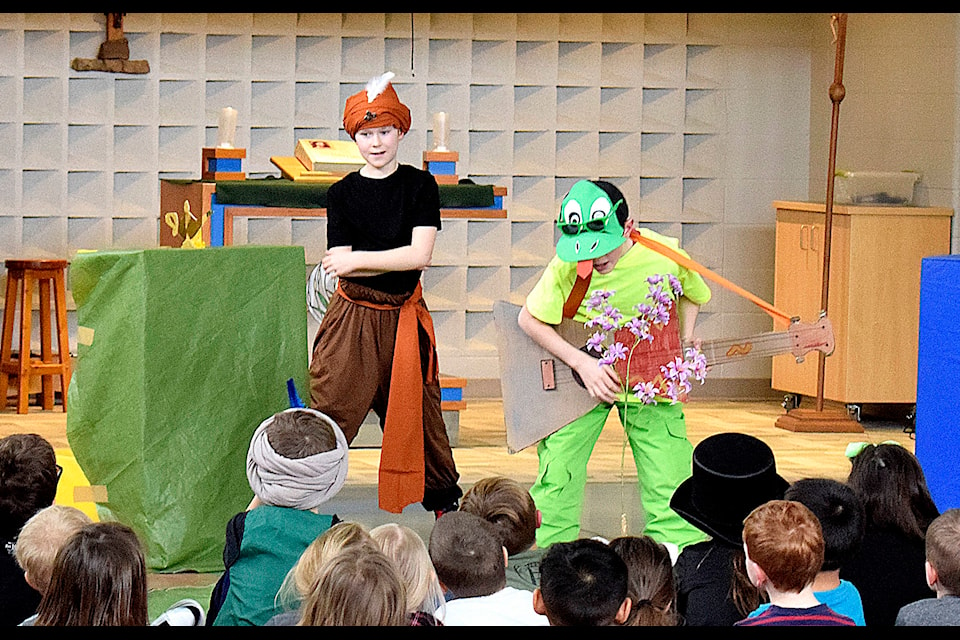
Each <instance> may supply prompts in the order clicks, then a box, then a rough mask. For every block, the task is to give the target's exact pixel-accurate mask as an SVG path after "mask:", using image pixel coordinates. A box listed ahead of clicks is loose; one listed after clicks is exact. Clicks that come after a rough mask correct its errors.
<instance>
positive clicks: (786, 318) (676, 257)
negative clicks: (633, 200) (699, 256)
mask: <svg viewBox="0 0 960 640" xmlns="http://www.w3.org/2000/svg"><path fill="white" fill-rule="evenodd" d="M630 239H631V240H633V241H634V242H636V243H637V244H640V245H643V246H644V247H647V248H648V249H652V250H653V251H656V252H657V253H659V254H661V255H664V256H666V257H667V258H670V259H671V260H673V261H674V262H676V263H677V264H678V265H680V266H681V267H686V268H687V269H690V270H691V271H696V272H697V273H699V274H700V275H702V276H703V277H704V278H708V279H710V280H713V281H714V282H716V283H717V284H719V285H720V286H722V287H724V288H726V289H729V290H730V291H733V292H734V293H736V294H737V295H740V296H743V297H744V298H746V299H747V300H749V301H750V302H752V303H754V304H755V305H757V306H758V307H760V308H761V309H763V310H764V311H766V312H767V314H769V315H770V316H771V317H772V318H773V320H774V322H777V321H780V322H782V323H783V324H784V325H785V326H786V325H789V324H790V322H791V320H792V317H791V316H790V315H788V314H786V313H784V312H783V311H781V310H780V309H777V308H776V307H774V306H773V305H772V304H770V303H769V302H766V301H764V300H761V299H760V298H758V297H757V296H755V295H753V294H752V293H750V292H749V291H747V290H746V289H743V288H741V287H739V286H737V285H735V284H734V283H732V282H730V281H729V280H727V279H726V278H724V277H723V276H720V275H718V274H716V273H714V272H713V271H710V270H709V269H707V268H706V267H705V266H703V265H702V264H700V263H698V262H695V261H693V260H691V259H690V258H688V257H687V256H685V255H683V254H682V253H680V252H678V251H675V250H673V249H671V248H670V247H668V246H665V245H663V244H661V243H659V242H657V241H656V240H651V239H650V238H644V237H643V236H642V235H640V232H639V231H637V230H636V229H634V230H633V231H631V232H630Z"/></svg>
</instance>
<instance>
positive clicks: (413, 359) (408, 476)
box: [337, 282, 439, 513]
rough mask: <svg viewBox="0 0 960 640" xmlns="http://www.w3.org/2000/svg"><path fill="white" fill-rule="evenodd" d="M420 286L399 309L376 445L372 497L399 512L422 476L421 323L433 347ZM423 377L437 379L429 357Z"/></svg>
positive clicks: (417, 496) (417, 497) (419, 488)
mask: <svg viewBox="0 0 960 640" xmlns="http://www.w3.org/2000/svg"><path fill="white" fill-rule="evenodd" d="M337 292H338V293H339V294H340V295H341V296H343V297H344V298H346V299H347V300H349V301H350V302H353V303H356V304H359V305H362V306H364V307H368V308H371V309H380V310H395V309H397V308H398V307H396V306H394V305H385V304H377V303H373V302H367V301H364V300H353V299H351V298H350V297H349V296H347V295H346V294H345V293H344V292H343V289H341V288H340V286H339V284H338V285H337ZM422 298H423V288H422V287H421V285H420V283H419V282H418V283H417V288H416V289H415V290H414V292H413V294H412V295H411V296H410V297H409V298H407V300H406V301H405V302H404V303H403V304H402V305H401V306H400V307H399V309H400V316H399V320H398V321H397V338H396V342H395V343H394V350H393V363H392V365H391V370H390V395H389V397H388V398H387V416H386V420H385V421H384V425H383V442H382V444H381V447H380V478H379V480H380V481H379V487H378V495H379V502H380V508H381V509H383V510H384V511H389V512H390V513H400V512H401V511H403V508H404V507H406V506H407V505H409V504H413V503H415V502H421V501H422V500H423V486H424V482H425V479H426V472H425V470H424V464H425V462H424V453H423V382H422V381H423V380H424V378H423V376H422V370H421V368H420V340H419V335H418V333H419V332H418V327H419V326H422V327H423V328H424V330H425V331H426V333H427V336H428V337H429V340H430V345H431V346H432V347H434V348H435V347H436V344H437V340H436V337H435V335H434V331H433V318H431V317H430V312H429V311H427V309H426V307H424V306H422V305H421V304H419V302H420V300H421V299H422ZM428 367H429V368H428V370H427V375H426V381H427V383H428V384H432V383H434V382H437V381H438V380H439V377H438V372H437V367H436V362H435V360H434V359H432V358H431V361H430V363H429V365H428Z"/></svg>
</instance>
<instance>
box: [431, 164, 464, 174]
mask: <svg viewBox="0 0 960 640" xmlns="http://www.w3.org/2000/svg"><path fill="white" fill-rule="evenodd" d="M427 167H428V168H429V169H430V173H432V174H433V175H435V176H455V175H457V163H456V162H428V163H427Z"/></svg>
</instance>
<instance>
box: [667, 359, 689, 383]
mask: <svg viewBox="0 0 960 640" xmlns="http://www.w3.org/2000/svg"><path fill="white" fill-rule="evenodd" d="M660 371H662V372H663V376H664V377H665V378H666V379H667V380H680V379H681V376H682V377H684V378H686V376H687V375H688V374H689V371H690V363H688V362H687V361H686V360H684V359H683V358H680V357H679V356H678V357H676V358H674V359H673V360H672V361H670V362H668V363H667V364H666V365H664V366H662V367H660Z"/></svg>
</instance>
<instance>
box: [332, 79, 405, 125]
mask: <svg viewBox="0 0 960 640" xmlns="http://www.w3.org/2000/svg"><path fill="white" fill-rule="evenodd" d="M393 75H394V74H393V73H390V72H387V73H385V74H383V75H382V76H380V77H378V78H373V79H372V80H370V82H368V83H367V86H366V88H364V89H363V90H362V91H359V92H357V93H355V94H353V95H352V96H350V97H349V98H347V103H346V106H344V108H343V128H344V129H346V131H347V133H348V134H349V135H350V137H351V138H353V137H355V136H356V135H357V131H359V130H360V129H366V128H368V127H387V126H390V125H393V126H394V127H396V128H397V129H399V130H400V131H401V132H402V133H406V132H407V131H409V130H410V109H408V108H407V106H406V105H405V104H403V103H402V102H400V98H399V97H397V92H396V90H395V89H394V88H393V85H392V84H390V79H391V78H393Z"/></svg>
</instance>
